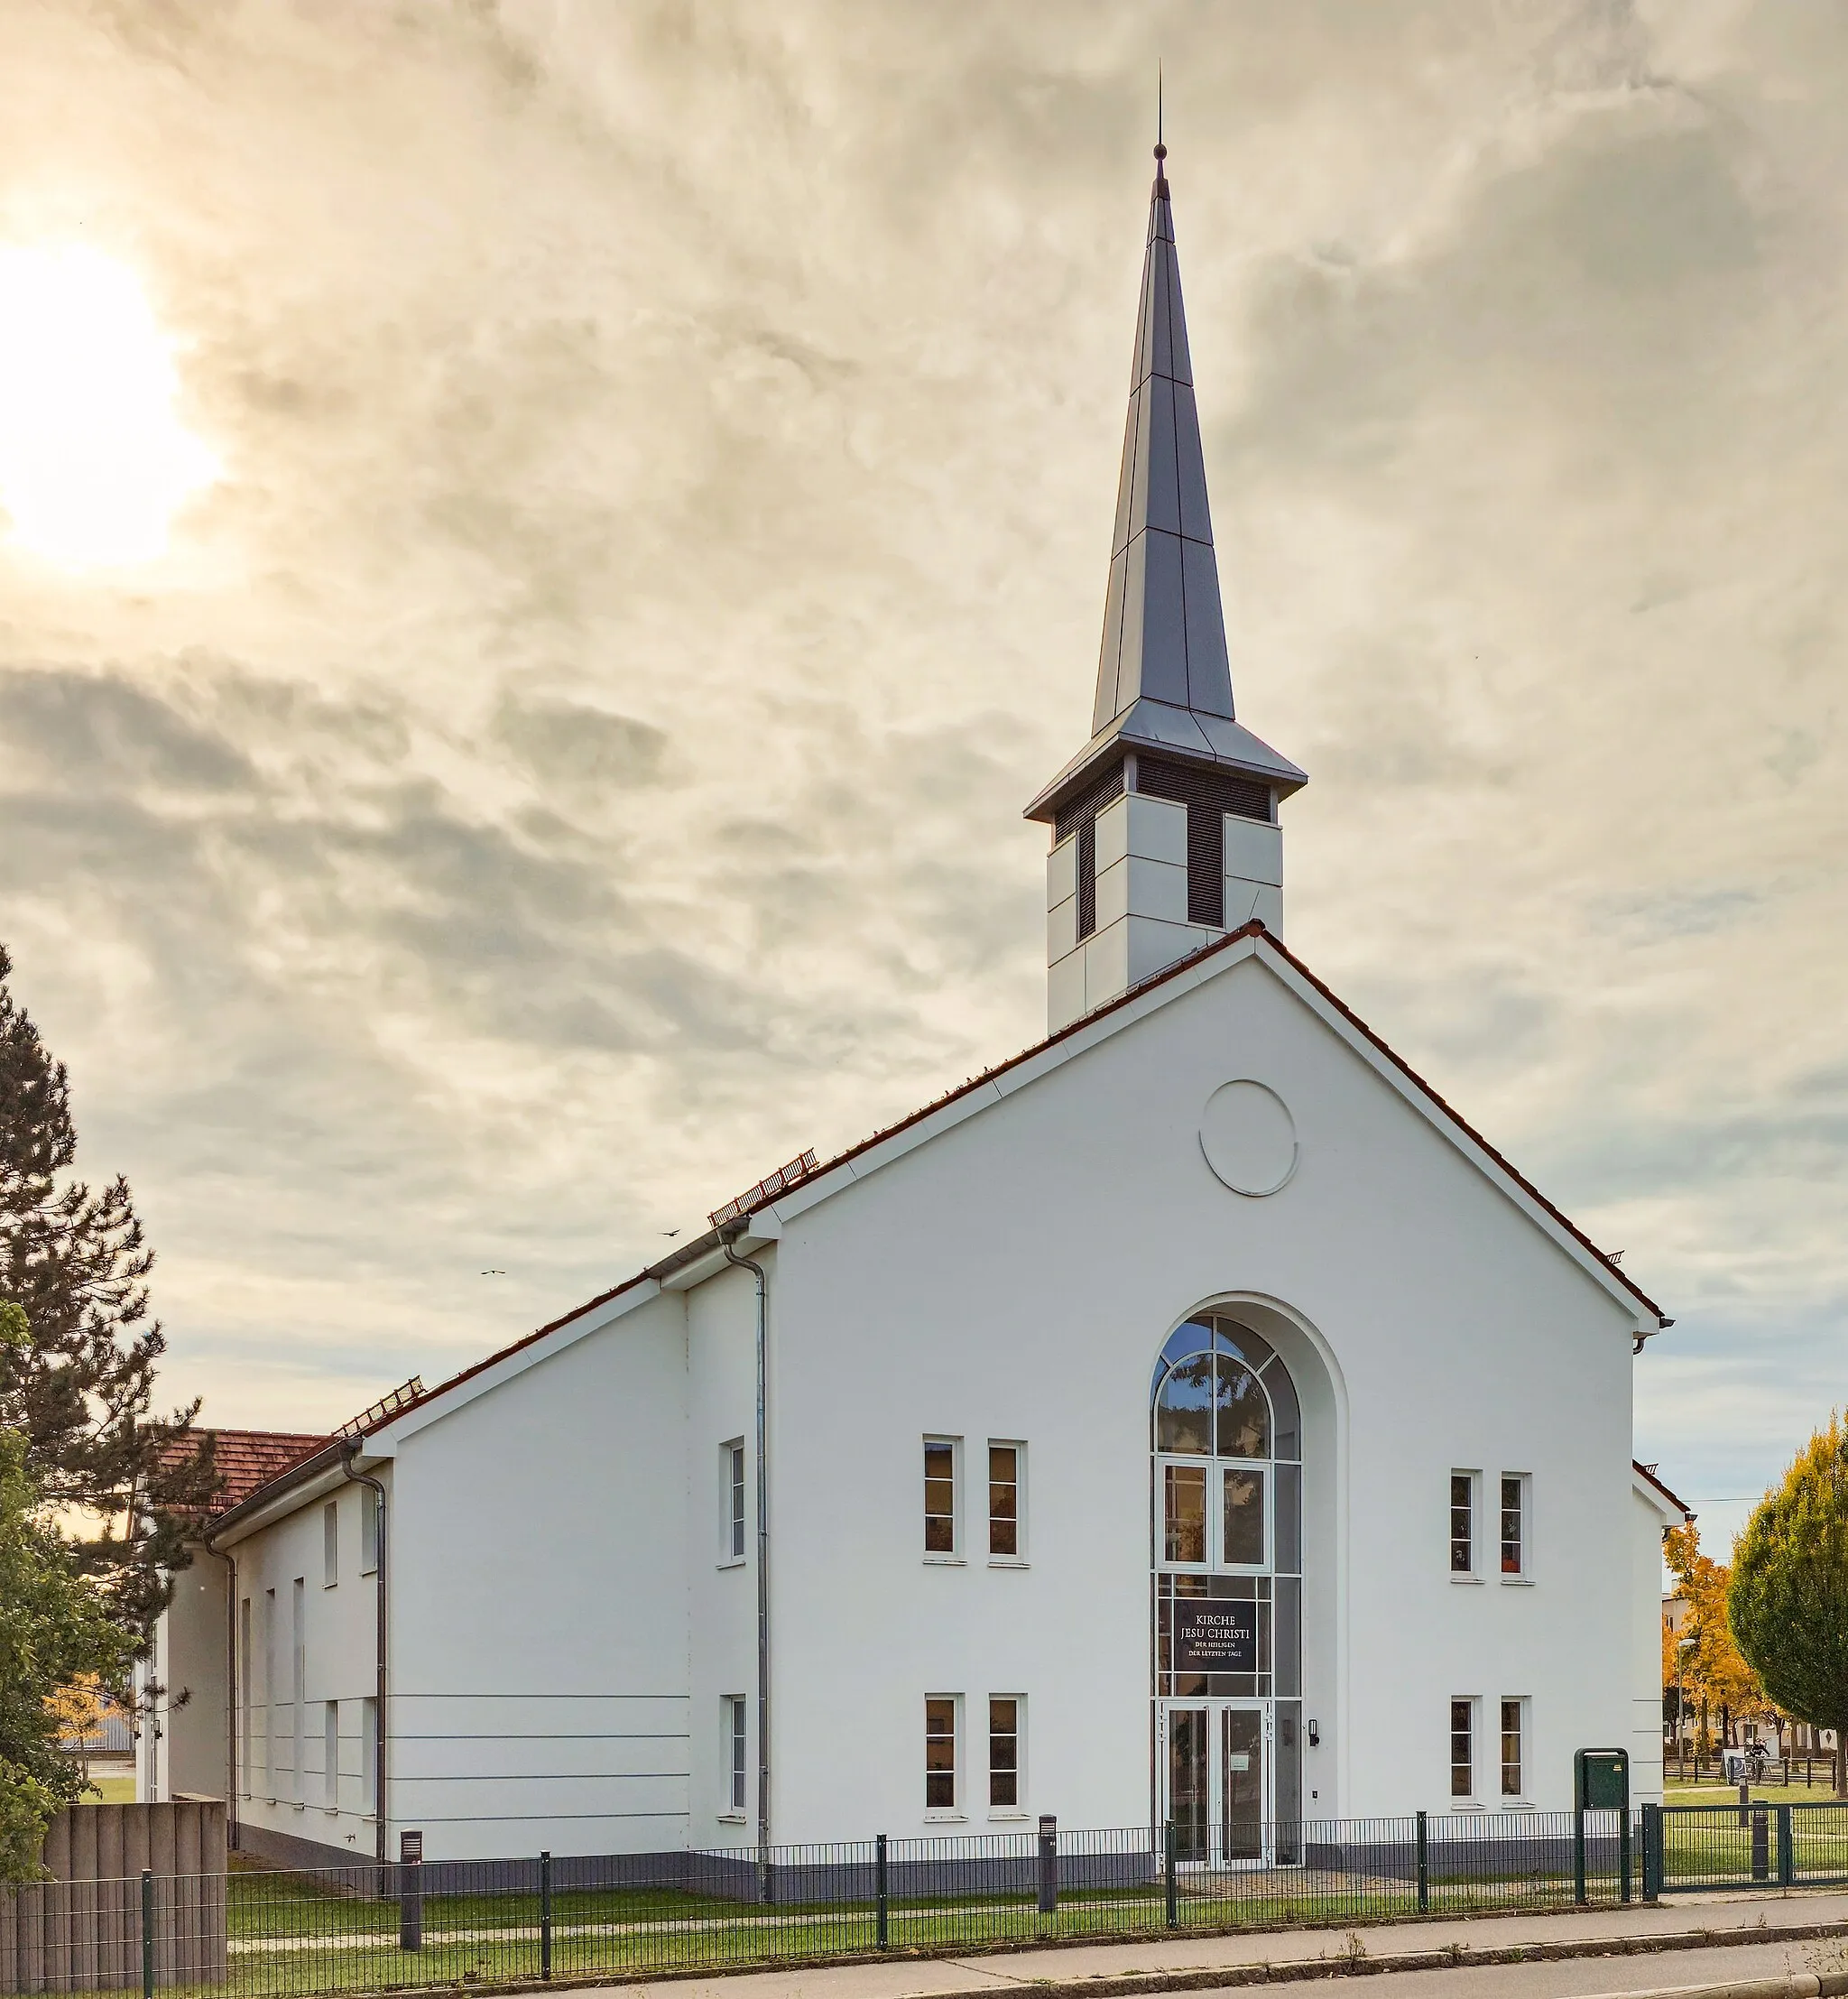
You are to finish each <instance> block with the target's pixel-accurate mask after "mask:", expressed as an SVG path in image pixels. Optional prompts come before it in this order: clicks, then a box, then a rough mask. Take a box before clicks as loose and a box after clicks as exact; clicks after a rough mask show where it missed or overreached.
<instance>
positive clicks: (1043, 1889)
mask: <svg viewBox="0 0 1848 1999" xmlns="http://www.w3.org/2000/svg"><path fill="white" fill-rule="evenodd" d="M1039 1913H1040V1914H1041V1915H1042V1916H1051V1915H1056V1914H1057V1913H1058V1819H1056V1818H1054V1817H1053V1815H1052V1813H1050V1812H1049V1811H1042V1812H1041V1813H1040V1814H1039Z"/></svg>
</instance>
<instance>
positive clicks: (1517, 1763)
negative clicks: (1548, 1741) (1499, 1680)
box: [1499, 1694, 1528, 1800]
mask: <svg viewBox="0 0 1848 1999" xmlns="http://www.w3.org/2000/svg"><path fill="white" fill-rule="evenodd" d="M1527 1717H1528V1703H1527V1699H1526V1697H1525V1696H1523V1695H1518V1694H1503V1695H1502V1700H1501V1717H1500V1718H1501V1724H1502V1726H1501V1756H1502V1775H1501V1783H1500V1787H1499V1788H1500V1791H1501V1794H1502V1798H1503V1799H1504V1800H1520V1799H1523V1798H1525V1797H1526V1796H1527V1733H1528V1723H1527Z"/></svg>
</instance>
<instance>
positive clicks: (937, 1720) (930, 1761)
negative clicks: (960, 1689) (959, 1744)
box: [924, 1694, 956, 1811]
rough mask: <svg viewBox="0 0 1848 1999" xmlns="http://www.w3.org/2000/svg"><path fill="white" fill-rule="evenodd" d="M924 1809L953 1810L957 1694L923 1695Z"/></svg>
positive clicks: (954, 1807) (954, 1801) (954, 1803)
mask: <svg viewBox="0 0 1848 1999" xmlns="http://www.w3.org/2000/svg"><path fill="white" fill-rule="evenodd" d="M924 1809H926V1810H927V1811H954V1810H955V1809H956V1696H955V1695H954V1694H927V1695H926V1696H925V1697H924Z"/></svg>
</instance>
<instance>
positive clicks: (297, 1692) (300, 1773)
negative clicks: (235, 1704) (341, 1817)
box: [289, 1576, 308, 1805]
mask: <svg viewBox="0 0 1848 1999" xmlns="http://www.w3.org/2000/svg"><path fill="white" fill-rule="evenodd" d="M289 1730H290V1735H291V1738H292V1739H291V1749H292V1750H293V1753H294V1768H293V1769H292V1770H291V1772H290V1773H289V1775H290V1780H291V1782H290V1790H289V1799H290V1802H291V1804H297V1805H305V1804H306V1803H307V1802H308V1782H307V1772H306V1771H305V1769H304V1768H303V1765H304V1764H305V1763H307V1761H308V1578H307V1577H306V1576H298V1577H297V1578H295V1580H294V1582H293V1583H292V1584H291V1586H290V1590H289Z"/></svg>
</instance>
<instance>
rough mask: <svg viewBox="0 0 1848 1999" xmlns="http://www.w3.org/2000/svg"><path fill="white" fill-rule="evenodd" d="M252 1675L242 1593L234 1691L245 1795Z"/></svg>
mask: <svg viewBox="0 0 1848 1999" xmlns="http://www.w3.org/2000/svg"><path fill="white" fill-rule="evenodd" d="M254 1677H255V1676H254V1673H253V1672H252V1670H251V1657H250V1598H249V1597H248V1596H245V1597H244V1598H242V1599H241V1600H240V1602H239V1603H238V1606H237V1693H238V1705H239V1707H240V1709H241V1712H240V1713H239V1715H238V1717H237V1720H238V1741H237V1788H238V1791H239V1792H240V1794H241V1795H242V1796H244V1797H245V1798H248V1797H249V1796H250V1795H251V1790H250V1743H251V1722H250V1706H251V1692H252V1682H253V1680H254Z"/></svg>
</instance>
